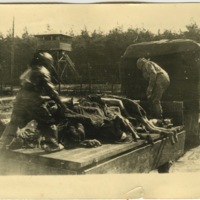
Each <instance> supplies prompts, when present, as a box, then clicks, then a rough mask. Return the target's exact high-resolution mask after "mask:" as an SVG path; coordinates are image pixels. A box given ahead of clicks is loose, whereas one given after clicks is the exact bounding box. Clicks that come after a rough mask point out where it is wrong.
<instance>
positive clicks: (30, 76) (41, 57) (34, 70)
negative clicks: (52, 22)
mask: <svg viewBox="0 0 200 200" xmlns="http://www.w3.org/2000/svg"><path fill="white" fill-rule="evenodd" d="M54 70H55V69H54V67H53V58H52V56H51V55H50V54H49V53H46V52H38V53H35V55H34V56H33V59H32V61H31V63H30V67H29V69H27V70H26V71H25V72H24V73H23V74H22V75H21V77H20V80H21V89H20V90H19V92H18V94H17V96H16V99H15V101H14V106H13V112H12V115H11V121H10V123H9V125H8V126H7V127H6V129H5V131H4V132H3V134H2V137H1V143H2V144H3V145H2V146H3V147H5V146H6V145H7V147H8V148H9V147H10V148H13V147H14V146H15V143H17V142H16V131H17V128H23V127H24V126H26V124H27V123H28V122H29V121H31V120H35V121H37V123H38V129H39V131H40V133H41V135H42V136H45V138H46V141H47V142H48V144H49V145H48V146H46V149H45V151H48V152H54V151H59V150H62V149H63V148H64V147H63V146H62V145H61V144H59V143H58V142H57V128H56V125H55V119H54V118H53V116H52V113H51V112H50V111H49V109H48V105H47V100H45V99H44V98H42V96H48V97H49V98H50V99H51V100H53V101H54V102H56V105H57V106H58V107H60V108H61V109H62V110H63V111H64V112H65V106H64V105H63V103H62V102H61V100H60V98H59V96H58V93H57V92H56V90H55V89H54V85H53V83H52V76H51V72H52V71H54Z"/></svg>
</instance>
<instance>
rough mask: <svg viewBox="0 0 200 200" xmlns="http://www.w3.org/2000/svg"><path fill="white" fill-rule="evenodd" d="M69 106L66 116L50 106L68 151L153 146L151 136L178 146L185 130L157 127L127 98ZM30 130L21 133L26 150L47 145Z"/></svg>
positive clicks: (87, 100) (94, 98)
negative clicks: (138, 143)
mask: <svg viewBox="0 0 200 200" xmlns="http://www.w3.org/2000/svg"><path fill="white" fill-rule="evenodd" d="M66 106H67V107H68V109H69V111H70V112H67V113H65V114H63V113H62V111H61V110H59V109H58V107H57V106H56V104H55V103H54V102H53V101H49V102H48V104H47V109H49V111H50V112H51V114H52V115H53V116H54V119H55V123H56V125H57V129H58V135H57V137H58V141H59V143H62V144H63V145H64V146H65V148H66V149H67V148H74V147H98V146H101V145H102V144H103V143H127V142H128V143H129V142H132V141H135V142H136V141H138V140H145V141H146V142H147V143H152V144H153V140H152V138H151V133H154V134H155V133H156V134H159V135H160V137H169V138H170V140H171V142H172V144H174V143H175V142H177V136H176V134H177V133H178V132H179V131H180V130H181V127H171V124H170V123H169V122H167V123H166V124H163V123H162V127H159V126H156V125H155V123H154V121H151V120H148V119H147V117H146V113H145V111H144V109H143V108H142V107H141V106H140V105H139V104H138V103H136V102H135V101H133V100H131V99H127V98H123V97H118V96H110V95H109V96H97V95H90V96H87V97H85V98H81V99H79V100H78V101H76V102H74V101H73V99H71V100H70V101H68V102H66ZM156 122H157V121H156ZM168 125H169V127H170V128H169V127H168ZM32 126H33V125H32ZM34 126H35V125H34ZM30 127H31V126H30V124H29V126H27V127H25V128H24V129H21V130H18V135H19V138H21V139H22V141H23V145H24V147H30V148H34V147H35V146H36V145H38V141H40V142H39V143H40V145H43V144H45V138H44V137H42V136H39V135H40V134H39V132H38V131H37V129H36V128H32V129H31V128H30ZM143 133H145V134H143ZM38 138H40V139H38Z"/></svg>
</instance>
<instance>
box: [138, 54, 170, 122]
mask: <svg viewBox="0 0 200 200" xmlns="http://www.w3.org/2000/svg"><path fill="white" fill-rule="evenodd" d="M137 68H138V69H139V70H141V71H142V74H143V77H144V79H145V80H146V81H148V82H149V85H148V87H147V91H146V95H147V99H148V100H149V101H150V104H151V106H152V117H153V118H156V119H162V117H163V116H162V107H161V103H160V100H161V98H162V95H163V93H164V92H165V90H166V89H167V88H168V87H169V84H170V79H169V75H168V73H167V72H166V71H165V70H164V69H162V68H161V67H160V66H159V65H158V64H156V63H155V62H152V61H150V60H148V59H145V58H139V59H138V60H137Z"/></svg>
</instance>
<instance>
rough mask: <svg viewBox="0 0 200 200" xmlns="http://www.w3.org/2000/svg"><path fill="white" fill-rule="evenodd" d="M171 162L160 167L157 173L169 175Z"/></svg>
mask: <svg viewBox="0 0 200 200" xmlns="http://www.w3.org/2000/svg"><path fill="white" fill-rule="evenodd" d="M172 164H173V162H172V161H169V162H167V163H165V164H163V165H161V166H160V167H158V173H169V170H170V167H171V166H172Z"/></svg>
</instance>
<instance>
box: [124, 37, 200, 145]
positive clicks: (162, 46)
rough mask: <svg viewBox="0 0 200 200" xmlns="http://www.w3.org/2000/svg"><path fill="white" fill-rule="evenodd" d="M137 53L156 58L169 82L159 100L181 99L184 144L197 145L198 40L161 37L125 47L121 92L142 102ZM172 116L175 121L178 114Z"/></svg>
mask: <svg viewBox="0 0 200 200" xmlns="http://www.w3.org/2000/svg"><path fill="white" fill-rule="evenodd" d="M141 57H145V58H147V59H150V60H151V61H154V62H156V63H157V64H158V65H160V66H161V67H162V68H163V69H164V70H165V71H166V72H167V73H168V74H169V77H170V82H171V83H170V86H169V88H168V89H167V90H166V92H165V93H164V95H163V98H162V104H166V103H167V104H170V102H171V103H173V102H183V120H184V126H185V130H186V140H185V147H186V148H190V147H194V146H196V145H199V144H200V131H199V94H200V92H199V91H200V88H199V86H200V78H199V75H200V46H199V44H198V43H197V42H195V41H192V40H188V39H176V40H161V41H153V42H143V43H138V44H133V45H130V46H129V47H128V48H127V49H126V51H125V53H124V55H123V56H122V58H121V79H122V90H123V93H124V94H125V95H126V96H127V97H129V98H131V99H139V100H141V102H143V104H145V102H146V101H147V99H146V94H145V92H146V88H147V84H148V83H147V82H146V81H145V80H144V78H143V76H142V74H141V72H140V71H139V70H138V69H137V66H136V62H137V59H138V58H141ZM173 109H177V108H176V107H173V106H172V107H171V108H170V107H169V108H168V110H167V112H168V113H170V112H172V111H173ZM147 110H148V108H147ZM164 114H167V113H164ZM173 120H174V123H176V121H177V120H180V118H179V117H176V118H174V119H173Z"/></svg>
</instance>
